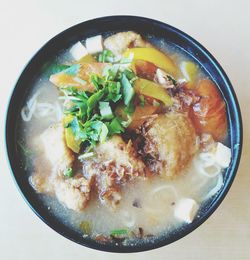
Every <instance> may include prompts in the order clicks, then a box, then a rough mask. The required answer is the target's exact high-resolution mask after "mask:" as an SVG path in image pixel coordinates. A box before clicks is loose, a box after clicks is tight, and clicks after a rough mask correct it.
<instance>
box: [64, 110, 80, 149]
mask: <svg viewBox="0 0 250 260" xmlns="http://www.w3.org/2000/svg"><path fill="white" fill-rule="evenodd" d="M72 120H73V116H71V115H67V116H65V117H64V118H63V123H64V125H66V124H68V123H70V122H71V121H72ZM64 134H65V140H66V145H67V146H68V147H69V148H70V149H71V150H72V151H73V152H75V153H79V151H80V144H81V140H76V139H75V136H74V134H73V132H72V129H71V128H70V127H68V128H65V130H64Z"/></svg>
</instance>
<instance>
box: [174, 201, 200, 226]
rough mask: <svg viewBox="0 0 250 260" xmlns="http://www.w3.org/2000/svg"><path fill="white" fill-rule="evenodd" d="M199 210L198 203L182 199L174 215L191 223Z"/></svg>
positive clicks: (177, 204)
mask: <svg viewBox="0 0 250 260" xmlns="http://www.w3.org/2000/svg"><path fill="white" fill-rule="evenodd" d="M198 209H199V206H198V204H197V202H196V201H195V200H193V199H190V198H182V199H180V200H179V201H178V202H177V203H176V206H175V210H174V215H175V217H176V218H178V219H180V220H183V221H185V222H187V223H191V222H192V221H193V220H194V218H195V216H196V213H197V211H198Z"/></svg>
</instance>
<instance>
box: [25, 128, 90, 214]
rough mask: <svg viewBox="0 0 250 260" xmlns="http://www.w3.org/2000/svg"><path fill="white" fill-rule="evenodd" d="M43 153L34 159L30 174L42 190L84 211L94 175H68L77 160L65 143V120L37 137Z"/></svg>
mask: <svg viewBox="0 0 250 260" xmlns="http://www.w3.org/2000/svg"><path fill="white" fill-rule="evenodd" d="M37 145H39V146H41V147H42V149H41V155H40V156H39V157H38V158H37V160H36V162H35V172H34V173H33V175H32V176H31V178H30V182H31V184H32V186H33V187H34V189H35V190H36V191H37V192H39V193H48V194H51V195H55V196H56V197H57V198H58V200H59V201H60V202H62V203H63V204H65V206H66V207H68V208H70V209H73V210H76V211H81V210H83V209H84V208H85V207H86V205H87V203H88V201H89V198H90V186H91V179H90V180H87V179H85V178H84V177H83V175H82V174H81V175H75V176H73V177H72V178H66V177H65V176H64V171H65V170H66V169H67V168H71V167H72V166H73V162H74V155H73V153H72V151H71V150H70V149H69V148H68V147H67V146H66V143H65V137H64V128H63V125H62V123H58V124H54V125H52V126H50V127H49V128H48V129H46V130H45V131H44V133H43V134H42V135H41V136H39V137H38V140H37Z"/></svg>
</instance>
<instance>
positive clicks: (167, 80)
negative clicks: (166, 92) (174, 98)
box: [155, 69, 177, 89]
mask: <svg viewBox="0 0 250 260" xmlns="http://www.w3.org/2000/svg"><path fill="white" fill-rule="evenodd" d="M155 77H156V80H157V81H158V82H159V84H161V85H162V86H163V87H164V88H165V89H169V88H174V87H175V86H176V85H177V82H176V80H175V79H174V78H173V77H171V76H170V75H168V74H167V73H166V72H165V71H163V70H161V69H157V70H156V75H155Z"/></svg>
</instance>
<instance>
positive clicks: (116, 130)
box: [60, 64, 135, 159]
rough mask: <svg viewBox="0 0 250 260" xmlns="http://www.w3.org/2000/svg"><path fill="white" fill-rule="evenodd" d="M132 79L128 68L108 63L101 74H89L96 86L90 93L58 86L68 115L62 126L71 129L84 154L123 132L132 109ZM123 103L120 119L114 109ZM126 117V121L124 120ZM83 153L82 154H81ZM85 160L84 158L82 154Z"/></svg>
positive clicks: (132, 73) (129, 119) (133, 76)
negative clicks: (62, 94) (122, 113)
mask: <svg viewBox="0 0 250 260" xmlns="http://www.w3.org/2000/svg"><path fill="white" fill-rule="evenodd" d="M133 79H135V74H134V72H133V71H132V70H129V69H122V70H120V69H119V66H118V65H117V64H114V65H111V66H110V65H107V67H105V69H104V71H103V76H99V75H97V74H92V75H91V77H90V81H91V82H92V84H93V85H94V86H95V91H94V92H93V93H91V92H87V91H82V90H79V89H77V88H75V87H69V88H61V90H62V92H63V93H64V96H62V97H60V98H61V99H64V100H66V101H69V102H67V104H70V105H67V106H66V108H65V110H64V114H65V115H68V116H71V118H72V119H71V121H70V122H67V124H66V125H65V126H64V127H65V128H68V127H69V128H71V130H72V133H73V135H74V138H75V140H77V141H78V142H79V141H80V143H81V144H82V147H83V148H84V149H85V150H84V151H85V152H84V154H85V153H91V152H92V149H93V148H94V147H95V146H96V145H97V144H98V143H99V142H101V143H102V142H104V141H105V140H106V139H107V138H108V137H109V136H112V135H114V134H120V133H123V132H124V130H125V128H126V127H127V126H128V125H129V123H130V121H131V117H130V115H131V114H132V113H133V112H134V109H135V108H134V104H133V97H134V94H135V91H134V89H133ZM121 104H124V114H125V115H128V116H127V117H124V119H123V118H120V117H118V116H117V115H116V113H115V111H116V108H117V107H118V106H120V105H121ZM126 118H127V119H128V120H127V119H126ZM81 156H83V155H81ZM81 158H83V159H84V157H81Z"/></svg>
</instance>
